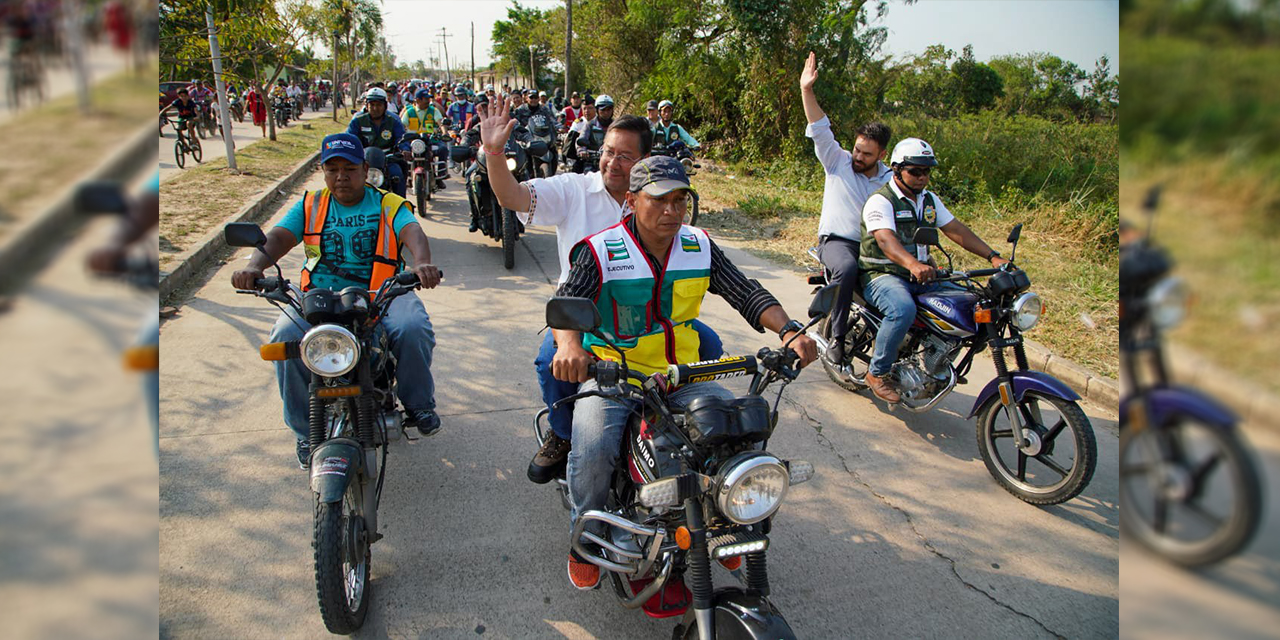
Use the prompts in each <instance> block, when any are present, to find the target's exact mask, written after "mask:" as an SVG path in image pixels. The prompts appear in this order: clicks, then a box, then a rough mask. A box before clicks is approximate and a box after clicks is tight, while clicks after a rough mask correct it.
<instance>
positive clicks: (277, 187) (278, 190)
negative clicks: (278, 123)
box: [160, 151, 320, 300]
mask: <svg viewBox="0 0 1280 640" xmlns="http://www.w3.org/2000/svg"><path fill="white" fill-rule="evenodd" d="M319 159H320V152H319V151H316V152H315V153H314V154H312V155H310V156H308V157H307V158H306V159H305V160H303V161H302V162H299V163H298V164H297V166H295V167H294V168H293V169H292V170H291V171H289V173H288V175H286V176H285V177H283V178H281V179H280V180H279V181H278V182H276V183H275V184H274V185H272V186H270V187H267V188H266V189H264V190H262V191H261V192H260V193H258V195H257V196H255V197H254V199H253V201H252V202H250V203H249V204H248V205H247V206H246V207H245V208H243V209H241V210H240V211H239V212H238V213H236V214H235V215H233V216H230V217H228V218H227V219H226V220H223V221H222V223H221V224H219V225H218V226H216V227H215V228H213V229H210V230H209V232H208V233H206V234H205V235H204V237H203V238H201V239H200V242H199V243H197V244H196V246H195V247H193V248H191V249H188V250H187V251H185V252H183V254H182V255H181V256H179V257H178V265H177V266H175V267H174V268H173V269H172V270H171V271H169V272H167V273H166V272H161V274H160V299H161V300H164V299H166V298H168V297H169V296H171V295H173V293H174V292H175V291H177V290H178V289H180V288H181V287H182V286H183V285H185V284H186V283H187V282H188V281H189V280H191V277H192V276H194V275H196V274H197V273H199V272H200V270H201V269H202V268H204V266H205V263H207V262H208V261H209V260H210V259H212V258H213V257H214V256H216V255H218V253H219V252H220V251H222V250H223V249H226V248H227V243H226V241H225V240H224V239H223V237H222V227H223V225H225V224H227V223H229V222H255V221H257V219H258V218H259V217H261V215H262V212H263V211H265V210H267V209H268V208H270V206H271V205H272V203H273V202H274V201H275V199H276V196H277V195H278V194H282V193H283V192H286V191H288V190H290V189H292V188H293V187H294V186H296V185H297V183H298V182H299V181H300V180H302V179H303V178H305V177H306V176H307V175H309V174H310V173H311V170H312V169H314V168H315V164H316V161H318V160H319Z"/></svg>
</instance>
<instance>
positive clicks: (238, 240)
mask: <svg viewBox="0 0 1280 640" xmlns="http://www.w3.org/2000/svg"><path fill="white" fill-rule="evenodd" d="M222 237H223V238H225V239H226V241H227V244H229V245H231V246H233V247H261V246H262V245H264V244H266V243H267V236H265V235H263V233H262V229H259V228H258V225H256V224H254V223H252V222H232V223H229V224H227V226H226V227H223V229H222Z"/></svg>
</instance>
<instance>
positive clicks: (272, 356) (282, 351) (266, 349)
mask: <svg viewBox="0 0 1280 640" xmlns="http://www.w3.org/2000/svg"><path fill="white" fill-rule="evenodd" d="M288 345H289V343H287V342H271V343H268V344H264V345H262V346H261V347H259V348H258V354H259V355H261V356H262V359H263V360H288V359H289V353H288V352H289V349H288Z"/></svg>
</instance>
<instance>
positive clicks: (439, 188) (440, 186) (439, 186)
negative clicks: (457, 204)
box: [436, 180, 444, 191]
mask: <svg viewBox="0 0 1280 640" xmlns="http://www.w3.org/2000/svg"><path fill="white" fill-rule="evenodd" d="M436 191H444V180H436Z"/></svg>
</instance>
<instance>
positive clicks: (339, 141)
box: [320, 133, 364, 164]
mask: <svg viewBox="0 0 1280 640" xmlns="http://www.w3.org/2000/svg"><path fill="white" fill-rule="evenodd" d="M329 158H344V159H346V160H350V161H351V162H354V163H356V164H363V163H364V145H363V144H361V143H360V138H357V137H355V136H353V135H351V134H349V133H334V134H330V135H327V136H325V137H324V141H323V142H321V143H320V164H324V163H325V162H327V161H328V160H329Z"/></svg>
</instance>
